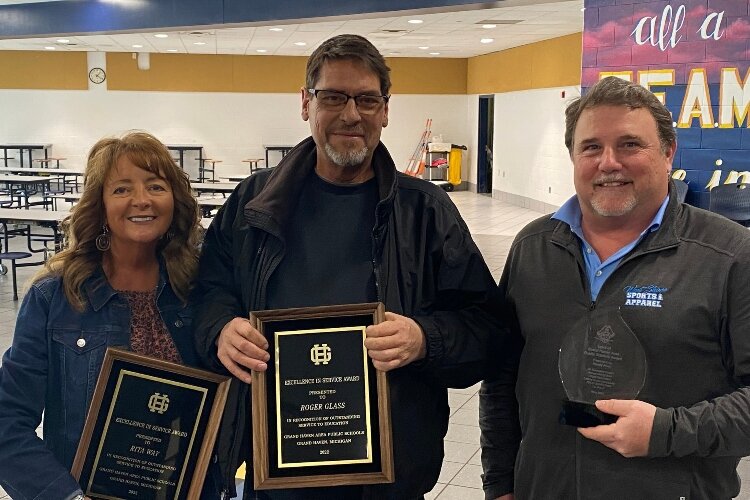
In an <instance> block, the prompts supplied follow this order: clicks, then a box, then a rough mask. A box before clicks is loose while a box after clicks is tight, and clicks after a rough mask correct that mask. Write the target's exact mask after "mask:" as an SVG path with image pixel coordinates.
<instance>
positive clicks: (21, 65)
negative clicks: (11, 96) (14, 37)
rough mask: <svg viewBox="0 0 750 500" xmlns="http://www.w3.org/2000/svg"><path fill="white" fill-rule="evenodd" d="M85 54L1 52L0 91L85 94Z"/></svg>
mask: <svg viewBox="0 0 750 500" xmlns="http://www.w3.org/2000/svg"><path fill="white" fill-rule="evenodd" d="M87 71H88V70H87V63H86V53H85V52H52V51H49V52H47V51H32V50H5V51H0V89H45V90H53V89H55V90H86V89H88V72H87Z"/></svg>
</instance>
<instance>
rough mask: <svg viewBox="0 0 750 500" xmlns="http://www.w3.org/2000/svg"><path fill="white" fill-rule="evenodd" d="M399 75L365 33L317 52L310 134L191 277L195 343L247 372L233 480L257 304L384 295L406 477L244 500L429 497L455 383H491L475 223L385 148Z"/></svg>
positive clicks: (223, 442) (486, 278)
mask: <svg viewBox="0 0 750 500" xmlns="http://www.w3.org/2000/svg"><path fill="white" fill-rule="evenodd" d="M389 89H390V77H389V70H388V67H387V66H386V65H385V61H384V59H383V57H382V56H381V55H380V53H379V52H378V51H377V50H376V49H375V47H373V46H372V44H370V43H369V42H368V41H367V40H366V39H364V38H362V37H359V36H355V35H341V36H337V37H334V38H332V39H330V40H327V41H325V42H324V43H323V44H322V45H321V46H320V47H319V48H318V49H316V51H315V52H314V53H313V54H312V56H311V57H310V59H309V61H308V64H307V75H306V82H305V87H304V88H303V89H302V90H301V97H302V118H303V119H304V120H306V121H309V122H310V128H311V131H312V138H308V139H306V140H304V141H302V142H301V143H300V144H298V145H297V146H296V147H295V148H294V149H293V150H292V151H290V152H289V154H288V155H287V156H286V157H285V158H284V159H283V160H282V162H281V163H280V164H279V165H278V166H277V167H276V168H275V169H273V170H266V171H263V172H260V173H257V174H256V175H254V176H252V177H250V178H248V179H247V180H245V181H244V182H242V183H241V184H240V185H239V186H238V188H237V189H236V190H235V192H234V193H233V194H232V196H231V197H230V198H229V199H228V200H227V203H226V205H225V206H224V207H223V208H222V210H220V211H219V213H218V214H217V216H216V219H215V220H214V221H213V223H212V224H211V227H210V228H209V230H208V232H207V234H206V239H205V245H204V250H203V256H202V258H201V265H200V272H199V278H198V281H197V285H196V296H197V297H200V298H201V300H197V301H196V304H197V313H196V315H197V317H196V319H195V328H194V329H195V332H196V340H197V343H198V351H199V352H200V353H201V354H202V357H203V358H204V360H205V361H206V362H207V363H209V364H210V365H212V366H213V367H214V368H215V369H217V370H220V369H222V366H223V367H225V368H226V369H227V370H229V372H231V373H232V374H233V375H234V376H235V377H237V378H238V379H239V380H240V381H241V382H244V383H239V384H237V383H236V384H234V388H235V392H234V393H232V394H230V398H229V402H228V405H227V410H226V416H225V419H224V425H223V429H222V433H221V435H220V437H219V443H218V450H219V453H218V457H219V460H222V461H224V463H223V464H222V465H223V469H224V471H225V481H226V483H227V486H228V487H230V488H231V487H232V486H230V483H231V479H232V475H233V474H234V471H235V470H236V468H237V466H238V465H239V464H240V463H241V462H243V461H246V462H247V463H248V468H250V465H251V464H252V459H251V457H250V453H249V446H250V442H251V437H250V432H249V429H250V427H251V421H250V412H249V407H250V406H249V399H248V393H249V391H248V389H249V387H248V385H246V384H249V383H250V381H251V376H250V373H251V370H256V371H264V370H266V369H267V368H268V366H267V361H268V360H269V359H270V357H269V353H268V352H267V350H268V346H269V341H270V340H272V339H266V338H264V336H263V335H262V334H261V333H260V332H258V331H257V330H256V329H255V328H253V327H252V326H251V325H250V323H249V322H248V320H247V317H248V315H249V313H250V311H257V310H266V309H279V308H288V307H303V306H320V305H334V304H346V303H361V302H375V301H379V302H382V303H384V304H385V308H386V311H388V312H386V314H385V321H384V322H383V323H380V324H378V325H374V326H370V327H368V328H367V332H366V334H367V338H366V340H365V347H366V348H367V352H368V355H369V357H370V358H371V359H372V362H373V364H374V366H375V367H376V368H377V369H379V370H383V371H388V372H389V373H388V379H389V384H390V391H391V392H390V397H391V408H392V412H391V413H392V428H393V443H394V444H393V446H394V463H395V483H393V484H385V485H372V486H364V487H362V486H355V487H352V486H345V487H335V488H308V489H304V490H285V491H281V492H279V491H268V492H252V493H248V491H247V490H248V489H250V488H249V487H246V493H245V498H251V497H252V495H256V496H257V498H285V499H293V498H300V499H302V498H304V499H314V498H338V499H360V498H399V499H410V498H421V497H422V495H424V494H425V493H426V492H428V491H430V490H431V489H432V487H433V486H434V485H435V483H436V481H437V478H438V474H439V472H440V467H441V463H442V458H443V442H442V440H443V436H444V435H445V432H446V430H447V425H448V415H449V409H448V402H447V391H446V388H447V387H450V386H453V387H465V386H468V385H471V384H473V383H475V382H477V381H478V380H480V379H481V378H482V375H483V373H484V371H485V367H486V365H487V362H488V351H489V350H490V349H489V344H490V343H491V341H493V339H494V337H497V336H499V334H498V331H497V330H498V329H497V325H496V324H495V322H494V321H493V320H492V318H491V317H490V316H489V315H487V314H486V313H485V312H484V310H485V309H487V308H488V306H489V302H490V300H491V297H492V296H493V295H494V293H493V292H494V289H495V285H494V282H493V279H492V276H491V275H490V272H489V270H488V269H487V266H486V264H485V263H484V261H483V259H482V256H481V255H480V253H479V251H478V249H477V247H476V245H475V244H474V242H473V241H472V239H471V236H470V234H469V231H468V229H467V227H466V224H465V223H464V221H463V220H462V219H461V217H460V215H459V214H458V211H457V210H456V207H455V206H454V205H453V203H452V202H451V201H450V199H449V198H448V196H447V195H446V194H445V193H444V192H443V191H442V190H440V189H439V188H436V187H435V186H433V185H432V184H430V183H427V182H424V181H422V180H419V179H414V178H411V177H408V176H405V175H403V174H401V173H399V172H398V171H397V170H396V167H395V165H394V163H393V160H391V157H390V155H389V154H388V151H387V150H386V148H385V146H383V144H382V143H380V133H381V129H382V127H385V126H386V125H387V124H388V100H389V97H390V96H389V95H388V92H389Z"/></svg>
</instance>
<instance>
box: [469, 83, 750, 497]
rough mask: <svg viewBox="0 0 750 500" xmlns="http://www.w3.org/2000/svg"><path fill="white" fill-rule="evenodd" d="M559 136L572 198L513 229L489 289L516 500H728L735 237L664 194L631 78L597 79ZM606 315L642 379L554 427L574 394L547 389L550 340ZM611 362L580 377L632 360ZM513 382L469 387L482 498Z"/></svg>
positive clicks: (734, 458) (740, 365) (657, 150)
mask: <svg viewBox="0 0 750 500" xmlns="http://www.w3.org/2000/svg"><path fill="white" fill-rule="evenodd" d="M565 143H566V146H567V148H568V151H569V152H570V158H571V160H572V162H573V167H574V179H575V189H576V196H574V197H572V198H571V199H570V200H568V202H566V203H565V204H564V205H563V206H562V207H561V208H560V209H559V210H558V211H557V212H556V213H555V214H553V215H551V216H545V217H542V218H540V219H538V220H536V221H534V222H532V223H531V224H529V225H528V226H527V227H526V228H524V229H523V230H522V231H521V232H520V233H519V234H518V236H517V238H516V240H515V242H514V243H513V246H512V247H511V250H510V254H509V257H508V261H507V264H506V267H505V270H504V273H503V276H502V278H501V281H500V291H501V293H502V294H504V296H505V298H506V299H507V310H506V311H505V314H506V317H507V319H508V320H509V322H510V324H511V325H515V326H514V330H515V333H516V334H517V335H518V338H519V339H521V340H522V343H523V350H522V354H521V356H520V365H519V368H518V377H517V382H516V385H515V393H516V395H517V397H518V404H519V412H518V416H520V430H521V435H522V441H521V444H520V448H519V452H518V455H517V457H516V461H515V484H514V492H515V497H516V498H517V499H526V498H535V499H536V498H566V499H574V498H578V499H591V498H610V499H617V498H640V499H644V498H645V499H651V498H653V499H667V498H669V499H675V500H678V499H697V498H699V499H728V498H732V497H734V496H736V495H737V494H738V493H739V491H740V482H739V478H738V476H737V474H736V467H737V464H738V462H739V459H740V457H742V456H744V455H747V454H750V389H748V387H747V384H748V381H750V279H748V276H750V232H748V230H747V229H745V228H743V227H742V226H740V225H738V224H736V223H734V222H730V221H729V220H727V219H724V218H723V217H720V216H717V215H714V214H711V213H709V212H706V211H704V210H700V209H698V208H694V207H691V206H688V205H685V204H682V203H679V202H678V201H677V200H676V198H675V196H673V190H674V189H673V184H671V183H670V181H669V178H670V171H671V168H672V160H673V157H674V154H675V149H676V136H675V132H674V129H673V126H672V118H671V116H670V113H669V111H668V110H667V109H666V108H665V107H664V106H663V105H662V104H661V103H660V102H659V101H658V100H657V98H656V97H655V96H654V95H653V94H652V93H650V92H649V91H647V90H646V89H644V88H642V87H640V86H638V85H636V84H633V83H630V82H626V81H624V80H621V79H618V78H614V77H610V78H606V79H604V80H602V81H601V82H599V83H597V84H596V85H594V86H593V87H592V88H591V89H590V90H589V92H588V93H587V94H586V95H585V96H584V97H582V98H580V99H577V100H576V101H574V102H573V103H572V104H570V105H569V106H568V108H567V110H566V132H565ZM607 313H611V314H612V315H614V316H616V317H619V318H622V320H623V323H624V324H625V325H627V327H628V328H629V329H630V330H631V331H632V334H633V335H634V338H635V339H637V341H638V342H639V343H640V345H641V346H642V347H643V352H644V353H645V360H646V365H647V368H646V371H645V375H644V376H642V377H641V380H640V382H641V383H642V384H641V383H639V384H636V386H635V389H636V391H637V395H635V397H634V398H632V397H631V399H627V398H622V399H614V398H606V397H605V398H594V399H598V401H596V408H597V409H598V410H600V411H601V412H604V413H606V414H610V415H612V416H613V418H612V420H613V422H614V423H611V424H606V423H604V424H601V425H595V426H593V427H589V428H576V427H573V426H568V425H561V424H560V423H559V422H558V416H559V415H560V410H561V403H562V401H563V400H565V399H566V398H567V396H568V395H567V394H566V392H565V390H564V388H565V389H570V387H569V386H570V385H575V384H570V383H568V382H569V381H561V376H560V371H559V369H558V356H559V352H560V349H561V346H564V345H565V339H566V338H567V336H568V335H585V334H586V332H587V331H588V330H589V327H591V326H592V325H593V323H594V321H595V318H597V317H599V316H600V315H602V314H607ZM624 329H625V328H623V327H620V329H619V330H618V331H617V332H616V334H617V335H620V333H621V332H622V330H624ZM574 330H575V331H574ZM613 331H614V330H613ZM605 333H606V332H605ZM610 333H612V332H610ZM622 334H623V335H625V333H622ZM598 340H601V341H603V342H608V341H609V340H610V336H609V335H602V337H601V339H598ZM563 350H565V349H563ZM574 359H575V356H574ZM623 361H624V362H625V363H631V365H632V366H628V365H627V364H619V363H618V362H617V360H615V361H614V363H613V365H612V366H613V368H609V369H607V368H606V367H605V368H604V370H603V372H601V373H598V374H596V373H594V372H591V373H590V378H588V379H585V380H582V382H584V383H585V382H589V383H594V382H601V381H602V380H603V379H601V378H599V379H597V377H599V376H601V377H604V378H607V377H606V376H607V373H608V372H609V375H613V377H612V380H616V378H617V376H618V372H622V369H625V370H626V371H628V370H630V371H633V370H634V367H635V366H637V365H638V363H636V359H635V358H633V357H629V358H628V357H625V359H624V360H623ZM578 363H579V364H580V365H585V364H586V363H587V362H586V361H584V356H583V352H580V355H579V357H578ZM563 378H565V377H563ZM610 381H611V380H610ZM604 382H606V380H604ZM594 385H595V384H594ZM513 389H514V388H513V387H512V385H509V384H507V383H505V384H503V383H501V382H494V381H487V382H485V383H484V385H483V388H482V392H481V398H480V426H481V428H482V462H483V466H484V472H485V473H484V476H483V478H484V487H485V493H486V497H487V498H494V497H495V496H496V494H497V493H498V492H497V491H496V490H495V484H496V482H498V481H500V482H501V481H502V478H504V477H505V475H507V474H508V468H509V466H510V465H509V464H508V461H507V459H504V457H506V456H507V455H506V454H505V453H504V452H505V451H507V450H504V448H505V447H507V441H508V440H507V437H506V436H507V434H508V433H507V430H508V429H513V428H514V426H515V425H517V423H518V422H517V421H516V420H515V418H516V416H517V415H513V414H510V413H508V412H507V405H506V404H504V403H503V404H500V403H502V402H504V401H507V399H508V397H509V393H510V394H512V391H513ZM638 389H639V390H638ZM502 491H504V490H501V491H500V492H502Z"/></svg>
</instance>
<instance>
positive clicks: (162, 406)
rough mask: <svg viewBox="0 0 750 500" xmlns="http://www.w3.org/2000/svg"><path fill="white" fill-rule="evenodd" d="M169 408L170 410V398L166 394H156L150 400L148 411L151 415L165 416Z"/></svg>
mask: <svg viewBox="0 0 750 500" xmlns="http://www.w3.org/2000/svg"><path fill="white" fill-rule="evenodd" d="M167 408H169V396H167V395H166V394H159V393H158V392H155V393H153V394H152V395H151V397H150V398H148V409H149V410H150V411H151V413H158V414H159V415H163V414H164V412H165V411H167Z"/></svg>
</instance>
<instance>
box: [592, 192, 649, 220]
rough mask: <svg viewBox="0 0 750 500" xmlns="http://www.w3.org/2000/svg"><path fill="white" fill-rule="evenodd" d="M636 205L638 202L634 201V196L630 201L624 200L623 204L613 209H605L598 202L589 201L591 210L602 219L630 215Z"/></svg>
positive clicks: (602, 204)
mask: <svg viewBox="0 0 750 500" xmlns="http://www.w3.org/2000/svg"><path fill="white" fill-rule="evenodd" d="M637 204H638V200H636V199H635V196H632V197H631V198H630V199H628V200H626V201H625V203H624V204H622V205H621V206H619V207H614V208H610V207H605V206H604V205H605V204H604V203H599V201H598V200H595V199H592V200H591V208H593V209H594V212H596V213H597V214H599V215H600V216H602V217H620V216H622V215H625V214H627V213H630V212H631V211H632V210H633V209H634V208H635V206H636V205H637Z"/></svg>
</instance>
